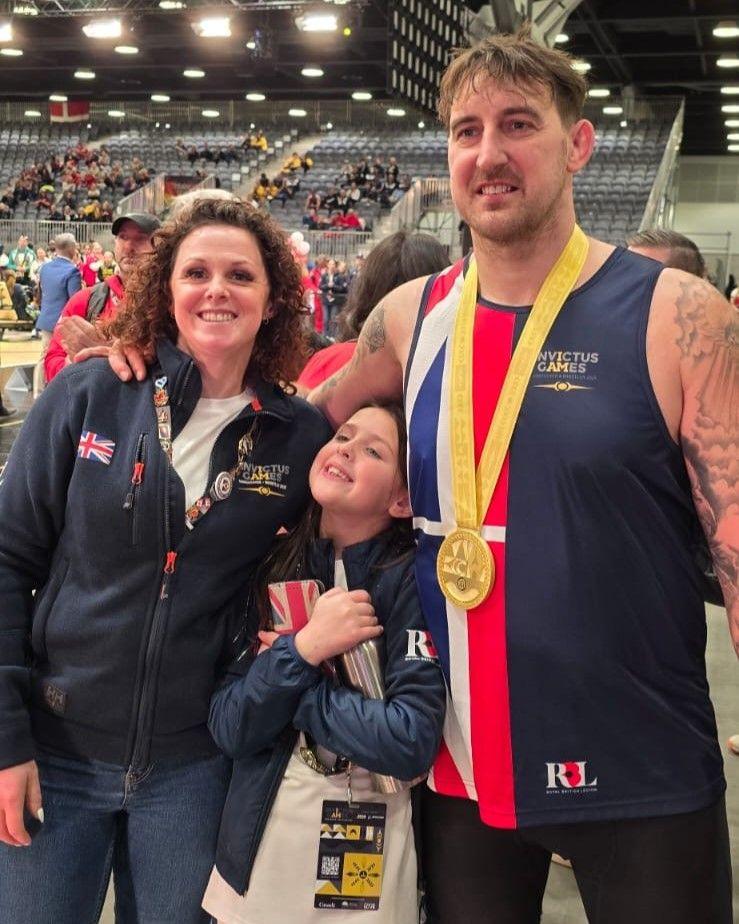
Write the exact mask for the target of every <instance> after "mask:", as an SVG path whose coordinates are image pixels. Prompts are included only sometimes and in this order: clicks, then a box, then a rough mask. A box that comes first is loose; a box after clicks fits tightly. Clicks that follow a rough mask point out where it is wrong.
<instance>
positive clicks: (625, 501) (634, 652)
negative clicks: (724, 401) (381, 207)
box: [405, 249, 725, 827]
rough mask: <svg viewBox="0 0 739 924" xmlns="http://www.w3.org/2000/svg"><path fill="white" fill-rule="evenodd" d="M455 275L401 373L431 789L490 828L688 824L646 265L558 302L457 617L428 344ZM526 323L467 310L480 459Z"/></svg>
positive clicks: (696, 758) (444, 452) (692, 732)
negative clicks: (485, 555) (442, 685)
mask: <svg viewBox="0 0 739 924" xmlns="http://www.w3.org/2000/svg"><path fill="white" fill-rule="evenodd" d="M463 271H464V267H463V265H462V263H461V262H460V263H457V264H455V266H453V267H450V269H449V270H446V271H445V272H444V273H442V274H439V275H437V276H434V277H432V278H431V279H430V280H429V284H428V285H427V287H426V290H425V292H424V297H423V300H422V304H421V308H420V311H419V318H418V324H417V328H416V332H415V336H414V342H413V345H412V349H411V356H410V358H409V363H408V368H407V371H406V393H405V402H406V413H407V419H408V424H409V478H410V490H411V501H412V505H413V512H414V519H415V525H416V528H417V530H418V537H419V549H418V557H417V573H418V582H419V591H420V593H421V597H422V602H423V605H424V610H425V613H426V617H427V621H428V624H429V629H430V630H431V634H432V636H433V638H434V642H435V644H436V647H437V649H438V651H439V656H440V660H441V663H442V666H443V668H444V670H445V673H446V676H447V680H448V682H449V686H450V703H449V713H448V718H447V724H446V728H445V733H444V744H443V746H442V749H441V753H440V755H439V758H438V760H437V763H436V765H435V767H434V770H433V773H432V776H431V780H430V783H431V785H432V787H433V788H435V789H437V790H438V791H440V792H444V793H448V794H450V795H457V796H463V797H467V798H474V799H477V801H478V802H479V805H480V813H481V816H482V818H483V820H484V821H486V822H487V823H489V824H492V825H496V826H500V827H516V826H519V825H539V824H545V823H562V822H570V821H581V820H583V821H584V820H601V819H609V818H626V817H640V816H649V815H660V814H671V813H678V812H688V811H692V810H695V809H698V808H702V807H704V806H706V805H708V804H710V803H711V802H713V801H715V799H717V798H718V797H719V796H720V794H721V792H723V789H724V786H725V784H724V780H723V773H722V761H721V754H720V751H719V748H718V744H717V740H716V724H715V719H714V714H713V709H712V706H711V703H710V700H709V696H708V684H707V680H706V672H705V661H704V653H705V643H706V625H705V612H704V606H703V600H702V594H701V586H702V585H701V576H700V574H699V572H698V570H697V568H696V565H695V563H694V560H693V555H692V552H691V547H692V544H693V536H694V534H695V529H696V514H695V510H694V506H693V501H692V498H691V493H690V486H689V482H688V477H687V473H686V470H685V465H684V462H683V458H682V453H681V452H680V449H679V447H678V446H677V445H676V444H675V442H674V440H673V439H672V438H671V436H670V434H669V432H668V430H667V428H666V425H665V422H664V419H663V417H662V414H661V411H660V409H659V406H658V404H657V401H656V398H655V395H654V392H653V389H652V386H651V382H650V378H649V372H648V368H647V360H646V328H647V321H648V316H649V307H650V303H651V299H652V295H653V291H654V287H655V283H656V281H657V277H658V275H659V272H660V267H659V266H658V264H656V263H655V262H654V261H652V260H647V259H646V258H643V257H641V256H638V255H636V254H632V253H630V252H628V251H625V250H623V249H617V250H616V251H615V252H614V253H613V254H612V255H611V256H610V257H609V258H608V259H607V261H606V262H605V263H604V265H603V266H602V267H601V268H600V270H599V271H598V272H596V273H595V275H594V276H593V277H592V278H591V279H590V280H589V281H588V282H587V283H585V284H584V285H583V286H581V287H580V288H578V289H577V290H575V291H574V292H573V293H572V294H571V295H570V297H569V298H568V300H567V302H566V303H565V306H564V308H563V310H562V312H561V313H560V315H559V317H558V318H557V320H556V322H555V324H554V326H553V327H552V330H551V331H550V333H549V336H548V337H547V340H546V343H545V345H544V347H543V349H542V351H541V353H540V355H539V357H538V360H537V363H536V366H535V368H534V372H533V375H532V377H531V381H530V384H529V387H528V389H527V392H526V396H525V399H524V403H523V407H522V410H521V414H520V417H519V419H518V423H517V425H516V430H515V432H514V436H513V440H512V443H511V447H510V450H509V454H508V458H507V461H506V464H505V466H504V470H503V473H502V475H501V478H500V481H499V484H498V486H497V488H496V491H495V494H494V496H493V499H492V502H491V504H490V508H489V510H488V511H487V515H486V517H485V520H484V526H483V535H484V536H485V538H486V539H487V540H488V542H489V543H490V547H491V549H492V551H493V554H494V556H495V559H496V566H497V571H498V578H497V580H496V585H495V588H494V590H493V593H492V594H491V596H490V597H489V598H488V600H487V601H486V602H485V603H483V604H482V605H481V606H480V607H478V608H477V609H475V610H472V611H470V612H469V613H465V612H464V611H462V610H458V609H457V608H455V607H454V606H452V605H451V604H449V603H448V602H447V601H446V600H445V599H444V597H443V596H442V595H441V593H440V591H439V589H438V585H437V583H436V577H435V561H436V553H437V550H438V548H439V544H440V542H441V538H442V536H443V535H444V534H445V533H446V532H447V531H448V530H449V528H450V527H451V525H453V522H454V510H453V502H452V499H451V490H450V477H449V445H448V431H449V414H448V395H447V386H448V381H447V379H448V350H447V338H448V337H449V335H450V334H451V331H452V327H453V321H454V316H455V313H456V305H457V303H458V300H459V292H460V290H461V283H462V278H463ZM527 316H528V308H510V307H505V306H500V305H493V304H490V303H488V302H485V301H484V300H481V301H480V302H479V304H478V308H477V314H476V321H475V348H474V364H473V403H474V418H475V420H474V423H475V444H476V447H475V448H476V455H477V458H478V459H479V454H480V452H481V449H482V444H483V442H484V438H485V435H486V433H487V429H488V426H489V423H490V419H491V417H492V413H493V410H494V408H495V402H496V400H497V397H498V393H499V390H500V385H501V383H502V380H503V377H504V376H505V372H506V370H507V367H508V364H509V362H510V357H511V354H512V351H513V349H514V347H515V344H516V342H517V339H518V337H519V336H520V333H521V330H522V329H523V326H524V324H525V322H526V318H527Z"/></svg>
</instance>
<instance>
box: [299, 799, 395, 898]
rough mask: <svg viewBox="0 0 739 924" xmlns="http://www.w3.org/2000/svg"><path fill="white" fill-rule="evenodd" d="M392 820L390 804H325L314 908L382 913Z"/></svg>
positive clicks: (329, 802)
mask: <svg viewBox="0 0 739 924" xmlns="http://www.w3.org/2000/svg"><path fill="white" fill-rule="evenodd" d="M386 814H387V806H386V805H385V803H384V802H351V803H350V802H331V801H325V802H324V803H323V809H322V811H321V834H320V838H319V841H318V869H317V872H316V893H315V896H314V900H313V907H314V908H323V909H332V908H340V909H342V910H344V911H352V910H353V911H377V909H378V908H379V907H380V892H381V890H382V862H383V850H384V848H385V819H386Z"/></svg>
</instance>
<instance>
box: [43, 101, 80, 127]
mask: <svg viewBox="0 0 739 924" xmlns="http://www.w3.org/2000/svg"><path fill="white" fill-rule="evenodd" d="M49 117H50V119H51V121H52V122H86V121H87V120H88V119H89V118H90V104H89V103H83V102H81V101H80V100H73V101H72V102H68V103H49Z"/></svg>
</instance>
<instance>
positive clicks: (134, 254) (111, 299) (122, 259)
mask: <svg viewBox="0 0 739 924" xmlns="http://www.w3.org/2000/svg"><path fill="white" fill-rule="evenodd" d="M159 224H160V222H159V219H158V218H157V217H156V216H155V215H150V214H148V213H146V212H132V213H131V214H130V215H122V216H121V217H119V218H116V220H115V221H114V222H113V227H112V231H113V234H114V236H115V247H114V253H115V261H116V263H117V265H118V270H117V272H116V273H115V274H114V275H113V276H110V277H109V278H108V279H106V280H105V282H104V283H101V285H105V286H107V287H108V292H107V298H106V300H105V305H104V306H103V309H102V311H101V312H100V313H99V315H98V317H100V318H110V317H112V316H113V315H114V314H115V313H116V311H117V310H118V306H119V305H120V303H121V301H122V299H123V296H124V289H125V286H126V278H127V277H128V275H129V273H130V272H131V270H132V268H133V266H134V265H135V262H136V259H137V258H138V257H139V256H140V255H141V254H144V253H150V252H151V236H152V234H153V233H154V232H155V231H156V229H157V228H158V227H159ZM96 289H97V286H92V287H90V288H87V289H81V290H80V291H79V292H77V293H75V295H73V296H72V298H70V299H69V301H68V302H67V304H66V305H65V306H64V309H63V310H62V313H61V315H60V317H59V320H58V321H57V324H56V327H55V328H54V335H53V336H52V338H51V343H50V344H49V349H48V350H47V353H46V358H45V359H44V370H45V372H46V381H47V382H50V381H51V380H52V379H53V378H54V376H55V375H58V374H59V373H60V372H61V371H62V369H63V368H64V367H65V366H66V365H67V364H68V363H69V362H71V358H72V357H73V356H74V355H75V353H78V352H79V351H80V350H82V349H84V348H85V347H91V346H95V345H96V344H98V343H101V342H102V341H103V337H102V334H101V333H100V331H99V330H98V329H97V328H96V327H95V325H94V324H93V323H91V322H90V321H89V320H88V308H89V307H90V302H91V299H92V298H93V297H94V295H93V293H94V292H95V291H96Z"/></svg>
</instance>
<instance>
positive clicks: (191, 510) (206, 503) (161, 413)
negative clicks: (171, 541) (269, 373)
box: [154, 369, 260, 529]
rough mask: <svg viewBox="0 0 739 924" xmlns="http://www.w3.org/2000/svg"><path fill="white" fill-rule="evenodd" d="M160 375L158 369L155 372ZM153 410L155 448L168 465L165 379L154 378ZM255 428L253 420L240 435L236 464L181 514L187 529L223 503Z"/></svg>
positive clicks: (254, 403)
mask: <svg viewBox="0 0 739 924" xmlns="http://www.w3.org/2000/svg"><path fill="white" fill-rule="evenodd" d="M158 371H159V372H161V369H160V370H158ZM251 407H252V408H253V409H254V411H258V410H259V409H260V404H259V401H258V399H256V398H255V399H254V400H253V401H252V402H251ZM154 410H155V411H156V415H157V436H158V437H159V445H160V446H161V447H162V450H163V451H164V453H165V454H166V456H167V458H168V459H169V462H170V465H171V464H172V410H171V407H170V404H169V392H168V391H167V376H166V375H158V376H156V377H155V379H154ZM256 425H257V418H256V417H255V418H254V420H253V421H252V424H251V426H250V427H249V430H248V431H247V432H246V433H244V435H243V436H242V437H241V439H240V440H239V443H238V453H237V458H236V464H235V465H233V466H232V467H231V468H230V469H229V470H228V471H225V472H219V473H218V474H217V475H216V477H215V478H214V479H213V483H212V484H211V486H210V487H209V488H208V490H207V491H206V492H205V494H203V496H202V497H199V498H198V499H197V500H196V501H195V503H194V504H192V505H191V506H190V507H188V509H187V510H186V511H185V524H186V525H187V528H188V529H193V528H194V527H195V525H196V523H198V522H199V521H200V520H202V519H203V517H204V516H205V515H206V514H207V513H208V512H209V511H210V510H211V509H212V507H213V505H214V504H216V503H218V502H219V501H224V500H226V498H227V497H229V496H230V494H231V491H232V490H233V486H234V483H235V482H236V481H237V480H238V479H239V478H240V477H241V475H242V474H243V472H244V469H245V467H246V461H247V458H248V456H249V455H250V454H251V452H252V450H253V449H254V438H253V435H254V429H255V427H256Z"/></svg>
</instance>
